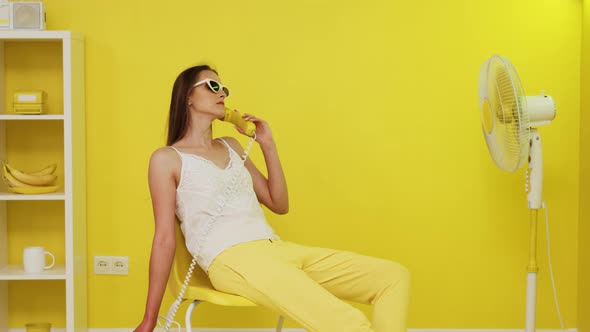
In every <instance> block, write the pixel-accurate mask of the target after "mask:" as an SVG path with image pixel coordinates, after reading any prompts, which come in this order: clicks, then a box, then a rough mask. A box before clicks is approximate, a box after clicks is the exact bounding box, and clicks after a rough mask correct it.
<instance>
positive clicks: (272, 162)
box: [230, 114, 289, 214]
mask: <svg viewBox="0 0 590 332" xmlns="http://www.w3.org/2000/svg"><path fill="white" fill-rule="evenodd" d="M244 119H245V120H247V121H252V122H254V124H255V125H256V141H257V142H258V144H259V145H260V149H261V150H262V154H263V155H264V161H265V163H266V169H267V172H268V178H267V177H265V176H264V174H262V173H261V172H260V171H259V170H258V168H257V167H256V165H254V163H253V162H252V160H250V158H248V159H247V160H246V163H245V166H246V168H247V169H248V171H249V172H250V175H251V176H252V181H253V183H254V191H255V192H256V196H257V198H258V201H259V202H261V203H262V204H264V205H265V206H266V207H267V208H269V209H270V210H271V211H272V212H274V213H277V214H286V213H287V212H289V194H288V191H287V181H286V180H285V174H284V172H283V167H282V166H281V161H280V159H279V153H278V149H277V145H276V143H275V141H274V138H273V136H272V132H271V130H270V126H269V125H268V123H267V122H266V121H264V120H262V119H259V118H256V117H254V116H252V115H250V114H244ZM236 129H238V131H239V132H241V133H242V134H243V133H244V132H243V131H242V130H241V129H240V128H239V127H236ZM230 142H231V145H232V147H234V148H235V147H239V148H240V149H239V150H237V151H239V152H240V154H243V153H242V151H243V150H242V147H241V146H240V144H239V142H238V141H237V140H236V139H230Z"/></svg>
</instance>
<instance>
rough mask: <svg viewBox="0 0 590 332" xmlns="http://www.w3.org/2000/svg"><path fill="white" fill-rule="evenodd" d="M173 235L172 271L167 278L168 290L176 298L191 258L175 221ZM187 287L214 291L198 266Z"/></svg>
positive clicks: (178, 224) (178, 223)
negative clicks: (174, 246)
mask: <svg viewBox="0 0 590 332" xmlns="http://www.w3.org/2000/svg"><path fill="white" fill-rule="evenodd" d="M174 233H175V236H176V252H175V253H174V261H173V263H172V270H171V271H170V277H169V278H168V288H169V289H170V291H172V294H173V295H174V296H177V295H178V293H179V292H180V289H181V287H182V284H183V283H184V279H185V277H186V273H187V272H188V268H189V267H190V265H191V261H192V260H193V257H192V256H191V254H190V253H189V252H188V250H187V248H186V244H185V240H184V236H183V235H182V231H181V230H180V222H179V221H178V220H176V222H175V225H174ZM189 287H198V288H204V289H209V290H213V289H214V288H213V285H211V282H210V281H209V277H208V276H207V274H206V273H205V272H204V271H203V269H201V267H200V266H199V265H195V268H194V269H193V275H192V276H191V280H190V283H189Z"/></svg>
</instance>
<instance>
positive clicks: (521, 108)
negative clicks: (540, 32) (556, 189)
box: [479, 55, 555, 332]
mask: <svg viewBox="0 0 590 332" xmlns="http://www.w3.org/2000/svg"><path fill="white" fill-rule="evenodd" d="M479 110H480V114H481V123H482V129H483V134H484V136H485V139H486V143H487V145H488V149H489V151H490V154H491V156H492V159H493V160H494V162H495V163H496V165H497V166H498V167H499V168H501V169H503V170H506V171H509V172H514V171H516V170H518V169H519V168H520V167H521V166H522V165H523V164H524V163H525V162H526V161H527V160H528V169H527V172H526V185H525V189H526V192H527V199H528V207H529V209H530V215H531V217H530V223H531V232H530V249H529V250H530V257H529V263H528V266H527V294H526V296H527V298H526V330H525V331H526V332H534V331H535V305H536V292H537V271H538V266H537V262H536V247H537V241H536V239H537V215H538V210H539V209H540V208H541V207H542V205H543V200H542V191H543V153H542V149H541V136H540V135H539V133H538V131H537V128H536V127H537V126H540V125H546V124H549V123H551V121H552V120H553V119H554V118H555V103H554V102H553V98H551V97H550V96H545V95H544V94H542V95H541V96H532V97H531V96H526V95H525V94H524V90H523V88H522V85H521V83H520V79H519V78H518V74H517V73H516V69H514V66H512V64H511V63H510V61H509V60H508V59H506V58H504V57H501V56H498V55H494V56H492V57H491V58H489V59H488V60H487V61H486V62H484V63H483V65H482V66H481V70H480V73H479Z"/></svg>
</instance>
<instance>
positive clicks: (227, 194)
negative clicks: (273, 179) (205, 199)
mask: <svg viewBox="0 0 590 332" xmlns="http://www.w3.org/2000/svg"><path fill="white" fill-rule="evenodd" d="M255 140H256V133H254V136H252V137H250V141H249V142H248V145H247V146H246V149H245V150H244V154H243V155H242V156H241V160H242V163H245V162H246V159H248V155H249V154H250V149H251V148H252V144H254V141H255ZM232 168H233V167H232ZM237 178H238V172H237V169H235V168H234V169H233V172H232V177H231V179H230V181H229V185H228V186H227V187H226V188H225V190H224V191H223V196H222V199H221V201H220V202H218V204H217V210H216V211H215V213H214V214H213V215H212V216H211V219H209V223H208V224H207V227H206V228H205V231H204V232H203V233H202V234H201V238H200V239H199V242H197V249H196V250H195V255H194V256H193V260H192V261H191V264H190V266H189V268H188V271H187V273H186V277H185V278H184V283H183V284H182V287H181V288H180V293H179V294H178V297H177V298H176V300H175V301H174V303H172V305H171V306H170V309H169V310H168V314H167V315H166V317H162V316H159V317H158V318H161V319H164V321H165V322H166V324H165V326H164V331H165V332H169V331H170V325H172V324H174V325H176V326H177V327H178V329H179V330H180V323H178V322H176V321H174V316H176V312H177V311H178V308H179V307H180V305H181V304H182V302H183V297H184V293H185V292H186V288H187V287H188V284H189V282H190V280H191V276H192V275H193V270H194V269H195V265H196V264H197V257H198V256H199V252H200V251H201V249H202V247H203V244H204V242H205V240H206V238H207V235H208V234H209V232H210V231H211V228H212V227H213V224H214V223H215V220H216V219H217V217H218V216H219V215H221V211H222V210H223V208H224V207H225V204H226V203H227V202H228V201H229V200H230V199H231V198H232V196H233V193H234V192H235V191H236V190H237V188H236V181H237ZM176 245H179V244H178V243H177V244H176ZM180 245H182V244H180ZM158 325H160V322H159V321H158Z"/></svg>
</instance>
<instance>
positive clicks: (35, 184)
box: [2, 161, 57, 195]
mask: <svg viewBox="0 0 590 332" xmlns="http://www.w3.org/2000/svg"><path fill="white" fill-rule="evenodd" d="M56 168H57V164H51V165H48V166H46V167H44V168H43V169H41V170H39V171H37V172H32V173H25V172H23V171H20V170H18V169H16V168H14V167H12V166H10V165H9V164H8V162H6V161H3V162H2V179H3V180H4V182H5V183H6V185H8V190H10V191H11V192H13V193H18V194H28V195H35V194H46V193H52V192H55V191H57V186H56V185H55V180H56V179H57V175H55V174H53V173H54V172H55V169H56Z"/></svg>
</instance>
